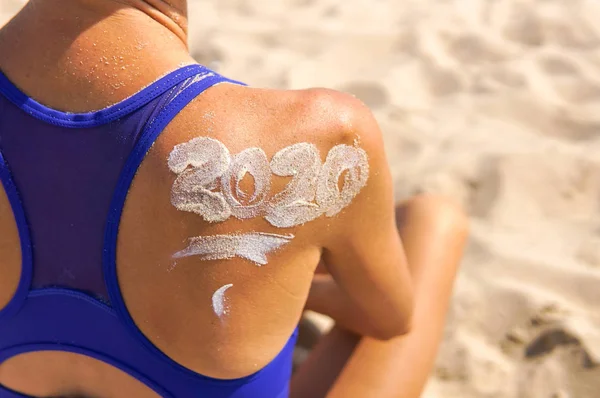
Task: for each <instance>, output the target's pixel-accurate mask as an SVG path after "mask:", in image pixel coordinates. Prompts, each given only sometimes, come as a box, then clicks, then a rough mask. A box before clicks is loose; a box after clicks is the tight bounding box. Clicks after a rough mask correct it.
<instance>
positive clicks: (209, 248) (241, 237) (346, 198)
mask: <svg viewBox="0 0 600 398" xmlns="http://www.w3.org/2000/svg"><path fill="white" fill-rule="evenodd" d="M168 166H169V169H170V170H171V171H172V172H173V173H175V174H177V178H176V179H175V182H174V183H173V188H172V190H171V203H172V204H173V206H175V207H176V208H177V209H179V210H182V211H186V212H191V213H196V214H198V215H200V216H202V218H204V220H205V221H207V222H211V223H218V222H223V221H226V220H227V219H228V218H230V217H231V216H233V217H235V218H238V219H241V220H243V219H250V218H255V217H262V218H264V219H265V220H266V221H268V222H269V223H270V224H271V225H273V226H274V227H278V228H291V227H295V226H298V225H301V224H305V223H307V222H309V221H312V220H315V219H316V218H318V217H320V216H321V215H323V214H325V215H326V216H327V217H333V216H335V215H336V214H338V213H339V212H340V211H341V210H342V209H344V208H345V207H346V206H348V205H349V204H350V203H351V202H352V200H353V199H354V198H355V197H356V195H358V193H359V192H360V191H361V190H362V188H364V186H365V185H366V183H367V180H368V178H369V162H368V158H367V153H366V152H365V151H364V150H363V149H362V148H360V147H358V144H355V145H354V146H349V145H336V146H334V147H333V148H332V149H331V150H330V151H329V153H328V154H327V157H326V159H325V162H324V163H323V162H322V160H321V156H320V154H319V150H318V149H317V147H316V146H315V145H314V144H310V143H306V142H302V143H298V144H294V145H291V146H288V147H286V148H283V149H281V150H280V151H279V152H277V153H276V154H275V155H274V156H273V158H272V159H271V162H269V160H268V159H267V156H266V154H265V152H264V151H263V150H262V149H260V148H256V147H252V148H247V149H245V150H243V151H241V152H240V153H238V154H236V155H234V156H233V157H232V156H231V154H230V152H229V150H228V149H227V148H226V147H225V145H223V143H221V142H220V141H218V140H215V139H213V138H208V137H198V138H194V139H192V140H190V141H188V142H186V143H184V144H180V145H177V146H175V148H173V151H172V152H171V154H170V156H169V160H168ZM248 174H249V175H250V176H252V178H253V179H254V192H252V193H247V192H244V191H243V190H242V189H241V186H240V184H241V182H242V180H243V179H244V178H245V177H246V175H248ZM273 174H274V175H276V176H280V177H291V180H290V181H289V182H288V184H287V185H286V187H285V189H284V190H283V191H281V192H279V193H277V194H275V195H274V196H273V197H272V198H269V197H268V195H269V192H270V189H271V178H272V175H273ZM342 177H343V183H342V184H341V187H340V179H342ZM292 239H294V235H291V234H290V235H278V234H270V233H263V232H250V233H243V234H226V235H211V236H198V237H194V238H190V239H189V243H188V246H187V247H186V248H185V249H183V250H181V251H178V252H177V253H175V254H174V255H173V257H174V258H182V257H189V256H198V258H199V259H200V260H204V261H208V260H229V259H233V258H236V257H237V258H243V259H246V260H249V261H251V262H253V263H254V264H256V265H258V266H262V265H266V264H267V263H268V257H267V256H268V255H269V254H271V253H273V252H274V251H276V250H278V249H280V248H281V247H283V246H285V245H287V244H288V243H289V242H290V241H291V240H292ZM231 286H232V285H231V284H228V285H225V286H223V287H221V288H219V289H218V290H217V291H216V292H215V293H214V294H213V297H212V305H213V309H214V312H215V314H217V316H219V317H221V316H223V315H224V314H227V311H228V309H227V308H226V306H225V291H226V290H227V289H229V288H230V287H231Z"/></svg>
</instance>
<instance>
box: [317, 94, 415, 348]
mask: <svg viewBox="0 0 600 398" xmlns="http://www.w3.org/2000/svg"><path fill="white" fill-rule="evenodd" d="M343 100H344V101H346V105H347V107H349V110H346V112H345V113H346V115H348V120H349V123H348V124H349V126H350V129H349V131H348V134H347V136H346V137H345V140H346V141H349V142H356V143H357V144H358V145H359V146H360V148H362V149H363V150H365V152H366V154H367V158H368V162H369V168H370V172H369V179H368V181H367V184H366V186H365V187H364V188H363V189H362V191H361V192H360V193H359V194H358V195H357V197H356V198H355V199H354V201H353V202H352V203H351V204H350V205H349V206H348V207H347V208H346V209H344V210H343V211H342V213H340V214H339V215H337V216H336V218H337V219H336V221H335V224H334V225H333V226H332V227H331V228H330V230H329V231H328V232H329V233H328V240H327V242H326V243H325V244H324V248H323V255H322V259H323V261H324V264H325V267H326V268H327V270H328V271H329V273H330V274H331V277H326V276H317V277H316V278H315V281H314V282H313V285H312V289H311V292H310V297H309V300H308V307H309V308H311V307H312V309H313V310H315V311H317V312H321V313H324V314H326V315H329V316H331V317H332V318H334V319H335V320H336V321H337V322H338V324H340V325H341V326H343V327H345V328H347V329H350V330H352V331H355V332H357V333H359V334H361V335H366V336H371V337H374V338H378V339H383V340H385V339H390V338H392V337H395V336H398V335H401V334H405V333H407V332H408V331H409V330H410V323H411V316H412V307H413V297H412V295H413V292H412V286H411V278H410V273H409V270H408V264H407V261H406V257H405V254H404V249H403V247H402V242H401V241H400V237H399V235H398V230H397V228H396V222H395V206H394V195H393V189H392V179H391V174H390V170H389V167H388V164H387V160H386V157H385V152H384V147H383V140H382V136H381V132H380V130H379V127H378V125H377V123H376V121H375V119H374V118H373V115H372V114H371V112H370V111H369V109H368V108H367V107H366V106H364V105H363V104H362V103H360V102H359V101H357V100H356V99H354V98H349V97H344V98H343ZM340 180H341V181H340V184H342V183H343V178H341V179H340ZM324 298H327V299H326V300H323V299H324ZM317 303H318V304H317Z"/></svg>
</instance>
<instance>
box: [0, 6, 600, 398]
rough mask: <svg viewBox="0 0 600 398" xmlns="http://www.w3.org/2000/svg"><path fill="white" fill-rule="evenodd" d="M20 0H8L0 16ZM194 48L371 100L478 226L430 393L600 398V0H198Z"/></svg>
mask: <svg viewBox="0 0 600 398" xmlns="http://www.w3.org/2000/svg"><path fill="white" fill-rule="evenodd" d="M22 3H23V1H17V0H2V3H1V5H0V25H1V24H2V23H3V22H4V21H6V20H7V18H8V17H9V16H10V15H11V13H13V12H14V11H15V10H16V9H17V8H18V7H19V5H20V4H22ZM191 3H192V4H191V15H192V19H191V28H190V33H191V49H192V53H193V54H194V56H195V57H196V58H197V59H198V61H200V62H202V63H205V64H206V65H208V66H210V67H212V68H215V69H217V70H218V71H219V72H221V73H223V74H226V75H228V76H230V77H233V78H236V79H240V80H243V81H245V82H247V83H249V84H251V85H255V86H268V87H277V88H305V87H311V86H324V87H330V88H334V89H339V90H343V91H347V92H351V93H353V94H355V95H356V96H358V97H359V98H361V99H362V100H363V101H364V102H365V103H366V104H367V105H369V106H370V107H371V109H373V111H374V113H375V115H376V117H377V119H378V120H379V122H380V124H381V128H382V130H383V132H384V134H385V139H386V144H387V150H388V156H389V161H390V165H391V168H392V171H393V176H394V181H395V188H396V193H397V198H398V199H399V200H400V199H402V198H406V197H407V196H409V195H412V194H415V193H419V192H437V193H444V194H448V195H450V196H452V197H454V198H456V199H457V200H459V201H460V202H461V203H463V204H464V205H465V207H466V208H467V209H468V211H469V214H470V215H471V220H472V237H471V240H470V244H469V247H468V250H467V252H466V255H465V258H464V261H463V264H462V270H461V273H460V275H459V277H458V281H457V284H456V288H455V294H454V301H453V305H452V308H451V311H450V314H449V318H448V325H447V329H446V333H445V338H444V343H443V345H442V348H441V350H440V354H439V358H438V360H437V365H436V369H435V371H434V373H433V375H432V378H431V382H430V383H429V385H428V387H427V390H426V392H425V394H424V395H423V397H425V398H471V397H473V398H488V397H489V398H492V397H493V398H529V397H531V398H567V397H568V398H597V397H599V396H600V367H598V364H599V362H600V311H599V309H600V134H599V133H600V24H599V23H598V21H600V2H597V1H593V0H588V1H584V0H562V1H559V0H553V1H550V0H538V1H534V0H494V1H492V0H488V1H484V0H454V1H451V0H402V1H398V0H377V1H375V0H353V1H348V2H341V1H339V0H263V1H260V2H257V1H250V0H228V1H219V0H201V1H192V2H191Z"/></svg>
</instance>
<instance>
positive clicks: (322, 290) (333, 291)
mask: <svg viewBox="0 0 600 398" xmlns="http://www.w3.org/2000/svg"><path fill="white" fill-rule="evenodd" d="M306 309H307V310H311V311H315V312H318V313H320V314H323V315H327V316H329V317H331V318H332V319H333V320H334V321H335V323H336V325H337V326H339V327H341V328H342V329H346V330H348V331H350V332H353V333H356V334H358V335H360V336H369V337H374V338H382V339H385V338H387V336H382V334H381V333H380V331H378V330H377V329H376V328H375V327H373V324H372V322H371V320H370V319H369V317H368V315H367V314H365V313H364V311H362V310H361V309H360V307H359V306H358V305H356V304H355V303H354V301H353V300H352V298H351V297H350V296H349V295H348V294H346V293H345V292H344V291H343V290H342V289H341V288H340V287H339V285H338V284H337V283H336V282H335V281H334V280H333V278H332V277H331V275H325V274H316V275H315V277H314V279H313V282H312V286H311V289H310V293H309V295H308V300H307V302H306Z"/></svg>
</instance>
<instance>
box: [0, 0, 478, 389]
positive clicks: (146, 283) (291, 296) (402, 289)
mask: <svg viewBox="0 0 600 398" xmlns="http://www.w3.org/2000/svg"><path fill="white" fill-rule="evenodd" d="M186 3H187V2H186V0H170V1H160V0H151V1H150V0H149V1H142V0H121V1H117V0H71V1H69V2H66V1H65V2H63V1H60V2H57V1H55V0H30V2H29V3H28V4H27V6H26V7H25V8H24V9H23V10H22V11H21V12H20V13H19V14H18V15H17V16H16V17H15V18H14V19H13V20H12V21H10V22H9V23H8V24H7V25H6V26H5V27H4V28H2V29H1V30H0V54H3V56H2V57H0V70H2V71H3V73H4V74H5V75H6V76H7V77H8V78H9V79H10V80H11V81H12V82H13V83H14V84H15V85H17V86H18V87H19V88H20V89H21V90H22V91H24V92H25V93H26V94H28V95H29V96H31V97H33V98H34V99H36V100H37V101H38V102H40V103H42V104H44V105H46V106H49V107H51V108H55V109H57V110H62V111H68V112H89V111H93V110H98V109H102V108H105V107H107V106H109V105H112V104H115V103H117V102H119V101H121V100H123V99H125V98H127V97H129V96H131V95H132V94H134V93H136V92H137V91H139V90H140V89H142V88H143V87H145V86H147V85H148V84H150V83H152V82H153V81H155V80H157V78H159V77H161V76H163V75H165V74H166V73H168V72H170V71H173V70H175V69H177V68H178V67H180V66H183V65H187V64H193V63H195V61H194V60H193V59H192V58H191V56H190V55H189V52H188V47H187V11H186V10H187V4H186ZM232 77H233V78H237V79H242V80H243V76H232ZM205 135H210V136H211V137H212V138H215V139H218V140H219V141H220V142H222V143H223V144H224V145H225V146H226V147H227V148H228V150H229V151H230V152H231V153H239V152H241V151H242V150H244V149H246V148H250V147H259V148H261V149H262V150H263V151H264V152H265V154H266V156H267V157H268V159H271V158H272V157H273V155H274V154H275V153H277V151H279V150H281V149H282V148H285V147H288V146H290V145H293V144H296V143H299V142H309V143H311V144H314V145H315V146H316V148H317V149H318V152H319V153H321V154H327V153H328V151H329V150H330V149H331V148H332V147H334V146H336V145H340V144H346V145H355V143H356V142H360V146H361V148H362V149H364V151H365V152H366V154H367V158H368V162H369V167H370V170H371V172H370V176H369V180H368V182H367V184H366V186H365V187H364V188H363V189H362V190H361V192H360V193H359V194H358V195H357V196H356V197H355V198H354V199H353V201H352V203H351V204H350V205H348V206H347V207H346V208H344V209H343V211H341V212H340V213H339V214H337V215H336V216H334V217H325V216H321V217H319V218H317V219H315V220H313V221H310V222H307V223H306V224H303V225H298V226H294V227H291V228H278V227H275V226H273V225H271V224H269V223H268V222H266V221H265V220H264V219H262V218H261V217H257V218H250V219H245V220H239V219H236V218H234V217H232V218H231V219H228V220H227V221H225V222H220V223H215V224H210V223H207V222H205V221H204V220H203V219H202V218H201V217H199V216H198V215H197V214H193V213H190V212H184V211H179V210H177V209H176V208H175V207H174V206H173V205H172V204H171V202H170V192H171V189H172V186H173V182H174V180H175V177H176V175H175V174H174V173H172V172H171V170H169V167H168V165H167V159H168V157H169V154H170V153H171V151H172V150H173V148H174V147H175V146H176V145H178V144H182V143H185V142H188V141H190V140H191V139H193V138H195V137H199V136H205ZM322 156H323V155H322ZM323 160H324V159H323ZM288 182H289V178H286V177H273V179H272V182H271V187H270V189H271V191H270V193H271V194H272V195H274V194H276V193H278V192H281V191H282V190H283V189H284V188H285V187H286V185H287V183H288ZM241 188H242V189H243V190H245V191H247V192H252V190H253V189H254V186H253V182H252V180H251V179H244V180H242V181H241ZM272 195H271V196H272ZM0 199H3V197H0ZM5 202H6V200H4V199H3V200H0V237H1V238H2V241H0V255H1V257H2V259H3V263H2V267H1V268H0V276H1V277H0V304H4V303H6V302H7V301H8V300H9V298H10V296H11V293H12V292H13V291H14V289H15V286H16V283H17V280H18V276H19V274H20V268H19V261H20V254H19V245H18V244H17V242H18V235H17V231H16V228H15V224H14V220H13V217H12V213H11V210H10V206H8V204H7V203H5ZM251 231H260V232H265V233H272V234H282V235H288V234H293V235H294V239H293V241H292V242H290V243H289V244H287V245H286V246H285V247H284V248H283V249H281V250H278V251H277V252H275V253H273V254H270V255H269V261H268V264H266V265H264V266H262V267H257V266H255V265H253V264H252V263H250V262H248V261H247V260H244V259H241V258H234V259H228V260H219V261H199V260H198V259H197V258H194V257H193V256H190V257H186V258H181V259H178V260H177V262H176V263H174V262H173V258H172V256H173V254H174V253H176V252H178V251H180V250H182V249H184V247H185V246H182V242H186V240H187V239H188V238H189V237H191V236H203V235H218V234H230V233H234V232H235V233H239V232H251ZM466 237H467V222H466V217H465V216H464V214H463V213H462V211H461V210H460V209H459V208H458V207H457V206H456V205H455V204H453V203H452V202H450V201H449V200H447V199H444V198H441V197H435V196H421V197H417V198H412V199H409V200H407V201H406V202H403V203H401V204H399V205H396V204H395V203H394V198H393V193H392V182H391V175H390V171H389V167H388V165H387V160H386V158H385V154H384V148H383V140H382V135H381V132H380V130H379V127H378V125H377V123H376V121H375V119H374V118H373V116H372V114H371V112H370V111H369V109H367V108H366V107H365V106H364V105H363V104H362V103H361V102H360V101H358V100H356V99H355V98H353V97H351V96H348V95H346V94H342V93H339V92H335V91H331V90H325V89H307V90H299V91H284V90H269V89H258V88H248V87H243V86H237V85H232V84H222V85H218V86H215V87H213V88H211V89H209V90H207V91H206V92H205V93H203V94H202V95H201V96H199V97H198V98H197V99H195V100H194V101H192V102H191V103H190V105H188V107H187V108H186V109H185V110H183V111H182V112H181V113H180V114H179V115H178V116H177V117H176V118H175V119H174V120H173V122H171V124H170V125H169V126H168V127H167V128H166V129H165V131H164V132H163V133H162V134H161V136H160V137H159V138H158V140H157V141H156V143H155V145H154V146H153V147H152V149H151V150H150V152H149V153H148V155H147V156H146V159H145V160H144V162H143V163H142V165H141V167H140V169H139V170H138V174H137V176H136V178H135V180H134V183H133V185H132V187H131V189H130V191H129V196H128V200H127V202H126V205H125V208H124V213H123V218H122V220H121V225H120V229H119V239H118V250H117V252H118V255H117V270H118V277H119V281H120V283H121V289H122V293H123V296H124V299H125V301H126V304H127V306H128V309H129V311H130V313H131V314H132V317H133V318H134V320H135V321H136V323H137V324H138V325H139V326H140V329H141V330H142V332H143V333H144V334H146V336H147V337H148V338H149V339H150V340H151V341H152V342H153V343H154V344H155V345H156V346H157V347H158V348H160V349H161V350H162V351H163V352H164V353H165V354H167V355H168V356H170V357H171V358H172V359H174V360H175V361H177V362H178V363H180V364H182V365H183V366H185V367H187V368H189V369H191V370H194V371H196V372H198V373H201V374H204V375H207V376H211V377H217V378H224V379H233V378H239V377H242V376H246V375H249V374H251V373H254V372H256V371H257V370H259V369H261V368H262V367H264V366H265V365H266V364H268V363H269V362H270V361H271V360H272V359H273V358H274V357H275V356H276V355H277V354H278V353H279V351H280V350H281V348H282V347H283V346H284V344H285V343H286V341H287V340H288V338H289V336H290V335H291V333H292V332H293V330H294V329H295V327H296V325H297V324H298V321H299V319H300V317H301V314H302V312H303V311H304V310H305V309H311V310H314V311H317V312H321V313H324V314H326V315H329V316H331V317H332V318H333V319H334V320H335V321H336V326H335V327H334V329H333V330H332V331H331V332H330V334H328V335H327V336H325V337H323V339H322V340H321V342H319V344H318V345H317V347H316V348H315V349H314V350H313V353H312V354H311V356H310V357H309V359H308V361H307V362H306V363H305V364H304V365H303V366H302V367H301V368H300V369H299V370H298V372H297V373H296V375H295V376H294V378H293V380H292V397H294V398H296V397H297V398H303V397H314V398H318V397H325V396H327V397H344V398H353V397H357V398H358V397H361V398H363V397H369V396H372V397H380V398H387V397H389V398H392V397H402V398H416V397H418V396H419V395H420V393H421V391H422V389H423V386H424V384H425V382H426V380H427V378H428V375H429V373H430V372H431V369H432V367H433V362H434V359H435V355H436V352H437V347H438V344H439V341H440V339H441V333H442V330H443V326H444V321H445V314H446V310H447V307H448V303H449V300H450V296H451V291H452V284H453V280H454V277H455V274H456V270H457V268H458V264H459V262H460V258H461V255H462V250H463V246H464V243H465V240H466ZM160 264H168V266H158V265H160ZM319 264H320V265H321V266H320V267H318V265H319ZM317 267H318V269H319V272H318V273H317V274H315V271H316V270H317ZM226 284H232V285H233V286H234V287H232V288H231V289H228V291H227V313H226V314H223V321H220V322H215V317H216V315H215V312H214V310H213V306H212V304H211V303H212V301H211V300H212V295H213V293H214V292H215V291H216V290H217V289H218V288H219V287H221V286H225V285H226ZM175 293H176V294H175ZM192 314H193V316H191V315H192ZM50 363H51V364H52V366H48V364H50ZM32 374H35V377H32ZM107 380H108V381H107ZM0 383H1V384H3V385H5V386H7V387H9V388H12V389H14V390H17V391H20V392H23V393H26V394H30V395H33V396H67V397H69V396H72V397H75V396H89V397H96V396H98V397H130V396H135V397H142V398H143V397H153V396H155V394H154V393H152V392H151V391H150V390H149V389H148V388H146V387H144V386H143V385H141V384H140V383H139V382H137V381H135V380H134V379H132V378H131V377H129V376H127V375H125V374H122V373H121V372H119V371H118V370H116V369H114V368H111V367H110V366H108V365H106V364H103V363H100V362H97V361H95V360H92V359H90V358H86V357H83V356H79V355H74V354H67V353H61V352H44V353H30V354H25V355H21V356H18V357H16V358H13V359H10V360H8V361H6V362H5V363H3V364H2V365H0ZM265 398H268V397H265Z"/></svg>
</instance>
